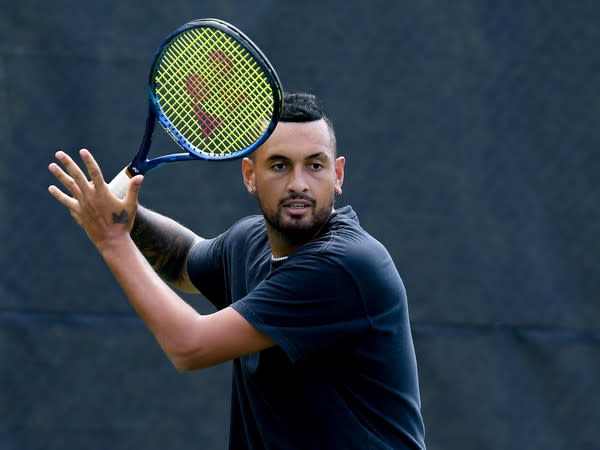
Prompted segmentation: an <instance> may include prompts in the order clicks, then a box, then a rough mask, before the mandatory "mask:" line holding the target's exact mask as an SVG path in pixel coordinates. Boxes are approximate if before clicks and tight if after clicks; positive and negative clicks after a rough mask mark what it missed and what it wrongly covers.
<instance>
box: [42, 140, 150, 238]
mask: <svg viewBox="0 0 600 450" xmlns="http://www.w3.org/2000/svg"><path fill="white" fill-rule="evenodd" d="M79 154H80V156H81V159H82V160H83V162H84V164H85V167H86V169H87V173H88V174H89V176H90V178H91V180H88V177H87V176H86V175H85V174H84V173H83V171H82V170H81V168H80V167H79V166H78V165H77V164H76V163H75V161H73V159H72V158H71V157H70V156H69V155H67V154H66V153H64V152H62V151H59V152H56V155H55V156H56V159H57V160H58V161H59V162H60V163H61V164H62V165H63V167H64V169H63V168H61V167H60V166H59V165H58V164H56V163H51V164H50V165H49V166H48V169H49V170H50V172H52V174H53V175H54V176H55V177H56V179H57V180H58V181H60V183H61V184H62V185H63V186H64V187H65V188H66V190H68V191H69V193H70V194H71V196H69V195H67V194H65V193H64V192H62V191H61V190H60V189H59V188H57V187H56V186H54V185H51V186H49V187H48V191H49V192H50V194H52V196H53V197H54V198H55V199H56V200H58V201H59V202H60V203H62V204H63V205H64V206H66V207H67V208H68V209H69V212H70V213H71V216H73V218H74V219H75V221H76V222H77V223H78V224H79V225H81V227H82V228H83V229H84V230H85V232H86V234H87V235H88V237H89V238H90V240H91V241H92V242H93V243H94V245H96V247H97V248H98V249H99V250H102V248H104V247H106V246H107V245H110V244H111V243H114V242H116V241H118V239H120V238H123V237H125V236H127V237H128V236H129V232H130V231H131V227H132V226H133V220H134V218H135V214H136V211H137V206H138V200H137V199H138V193H139V190H140V186H141V184H142V181H143V177H142V176H141V175H138V176H135V177H133V178H132V179H131V180H130V182H129V187H128V190H127V194H126V196H125V198H124V199H122V200H121V199H119V198H117V197H116V196H115V195H113V194H112V193H111V192H110V190H109V189H108V185H107V184H106V183H105V181H104V178H103V176H102V171H101V170H100V167H99V166H98V163H97V162H96V160H95V159H94V157H93V156H92V154H91V153H90V152H89V151H88V150H85V149H83V150H80V152H79Z"/></svg>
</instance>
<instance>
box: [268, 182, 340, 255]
mask: <svg viewBox="0 0 600 450" xmlns="http://www.w3.org/2000/svg"><path fill="white" fill-rule="evenodd" d="M334 198H335V197H334V196H333V195H332V196H331V200H330V201H329V202H328V204H326V205H325V206H323V207H321V208H317V202H316V201H315V200H314V199H313V198H312V197H309V196H307V195H300V194H296V195H290V196H288V197H286V198H284V199H282V200H280V201H279V204H278V206H277V208H276V209H275V210H274V211H271V210H269V209H267V208H266V207H265V205H264V204H263V202H262V200H261V198H260V194H258V193H257V199H258V206H259V207H260V210H261V212H262V214H263V216H264V218H265V221H266V222H267V223H268V224H269V225H270V226H271V228H272V229H273V230H274V231H276V232H277V233H279V235H280V236H282V237H283V238H285V240H287V241H288V242H289V243H290V244H294V245H295V244H303V243H305V242H308V241H309V240H311V239H313V238H314V237H315V236H316V235H317V234H318V232H319V231H320V230H321V229H322V228H323V226H324V225H325V224H326V223H327V222H328V221H329V217H330V216H331V212H332V211H333V202H334ZM290 200H305V201H308V202H310V204H311V206H310V208H311V210H312V214H311V215H310V217H309V218H308V220H307V218H294V217H291V218H290V217H285V216H284V212H283V204H284V203H285V202H289V201H290Z"/></svg>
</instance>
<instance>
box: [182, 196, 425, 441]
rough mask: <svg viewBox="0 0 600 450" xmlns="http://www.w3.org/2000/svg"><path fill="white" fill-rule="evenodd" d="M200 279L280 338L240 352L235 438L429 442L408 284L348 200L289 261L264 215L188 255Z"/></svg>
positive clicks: (224, 302)
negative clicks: (279, 258)
mask: <svg viewBox="0 0 600 450" xmlns="http://www.w3.org/2000/svg"><path fill="white" fill-rule="evenodd" d="M188 270H189V274H190V277H191V280H192V282H193V283H194V284H195V286H196V287H197V288H198V289H199V290H200V291H201V292H202V293H203V294H204V296H206V297H207V298H208V299H209V300H210V301H211V302H212V303H213V304H214V305H215V306H216V307H217V308H223V307H226V306H229V305H231V306H232V307H233V308H234V309H235V310H236V311H238V312H239V313H240V314H241V315H242V316H244V317H245V318H246V320H248V321H249V322H250V323H251V324H252V325H254V326H255V327H256V328H258V329H259V330H261V331H262V332H264V333H265V334H267V335H268V336H270V337H271V339H273V340H274V341H275V342H276V343H277V346H275V347H272V348H270V349H267V350H264V351H262V352H258V353H254V354H250V355H247V356H244V357H242V358H239V359H237V360H235V361H234V363H233V364H234V376H233V397H232V407H231V431H230V449H232V450H242V449H283V450H288V449H308V450H318V449H327V450H332V449H344V450H351V449H357V450H365V449H424V448H425V445H424V437H423V436H424V428H423V421H422V417H421V413H420V398H419V386H418V380H417V367H416V359H415V352H414V347H413V342H412V337H411V332H410V325H409V320H408V319H409V318H408V309H407V302H406V294H405V290H404V286H403V284H402V280H401V278H400V276H399V274H398V271H397V270H396V267H395V265H394V263H393V261H392V259H391V257H390V255H389V254H388V252H387V250H386V249H385V248H384V247H383V245H381V244H380V243H379V242H378V241H377V240H375V239H374V238H373V237H371V236H370V235H369V234H368V233H366V232H365V231H364V230H363V229H362V228H361V227H360V225H359V223H358V218H357V217H356V214H355V213H354V211H353V210H352V208H350V207H349V206H347V207H344V208H342V209H339V210H337V211H335V212H334V213H333V214H332V216H331V218H330V220H329V223H328V224H327V226H326V229H325V230H324V232H323V233H322V234H321V235H320V236H319V237H318V238H317V239H315V240H313V241H310V242H308V243H307V244H305V245H303V246H302V247H300V248H299V249H297V250H295V251H294V252H293V253H292V254H291V255H290V256H289V257H288V259H287V260H285V261H284V262H281V263H276V262H273V261H271V250H270V247H269V244H268V241H267V236H266V230H265V225H264V219H263V218H262V216H252V217H248V218H245V219H243V220H241V221H239V222H237V223H236V224H235V225H234V226H232V227H231V228H230V229H229V230H228V231H227V232H225V233H223V234H222V235H220V236H218V237H217V238H215V239H210V240H206V241H203V242H202V243H201V244H199V245H197V246H196V247H195V248H194V250H193V252H192V254H191V255H190V260H189V265H188Z"/></svg>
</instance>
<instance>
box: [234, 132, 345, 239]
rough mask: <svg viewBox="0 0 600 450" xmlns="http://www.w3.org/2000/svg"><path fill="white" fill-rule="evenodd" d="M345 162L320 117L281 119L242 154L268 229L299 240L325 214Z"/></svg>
mask: <svg viewBox="0 0 600 450" xmlns="http://www.w3.org/2000/svg"><path fill="white" fill-rule="evenodd" d="M344 164H345V160H344V158H343V157H339V158H336V157H335V148H334V145H333V143H332V141H331V138H330V135H329V130H328V128H327V124H326V123H325V122H324V121H323V120H318V121H313V122H302V123H295V122H279V124H278V125H277V127H276V128H275V131H274V132H273V134H272V135H271V136H270V137H269V139H267V141H266V142H265V143H264V144H263V145H262V146H261V147H260V148H259V149H258V150H256V151H255V152H254V154H253V157H252V159H250V158H245V159H244V161H243V162H242V172H243V175H244V182H245V184H246V186H248V187H249V188H253V190H254V192H256V195H257V197H258V203H259V205H260V208H261V211H262V212H263V215H264V217H265V220H266V223H267V229H268V230H269V231H270V232H271V234H276V235H279V237H280V238H282V239H284V240H287V241H288V243H290V244H299V243H303V242H306V241H307V240H309V239H311V238H313V237H314V236H315V235H316V234H317V233H318V232H319V230H320V229H321V228H322V227H323V225H325V223H326V222H327V220H328V219H329V216H330V214H331V212H332V210H333V202H334V197H335V193H336V192H337V191H338V190H341V186H342V182H343V178H344Z"/></svg>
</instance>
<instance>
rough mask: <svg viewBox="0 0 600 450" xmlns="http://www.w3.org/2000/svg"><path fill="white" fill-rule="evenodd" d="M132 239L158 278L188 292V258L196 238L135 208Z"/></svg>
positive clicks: (141, 209) (184, 228)
mask: <svg viewBox="0 0 600 450" xmlns="http://www.w3.org/2000/svg"><path fill="white" fill-rule="evenodd" d="M131 238H132V239H133V242H134V243H135V245H136V246H137V247H138V249H139V250H140V251H141V253H142V255H144V257H145V258H146V260H147V261H148V262H149V263H150V265H151V266H152V268H153V269H154V270H155V271H156V273H158V275H160V277H161V278H162V279H163V280H165V281H167V282H169V283H171V284H173V285H174V286H176V287H177V288H179V289H183V290H190V289H191V283H189V280H188V278H187V268H186V263H187V255H188V253H189V251H190V249H191V248H192V246H193V245H194V243H195V242H197V241H199V240H201V239H202V238H200V237H199V236H198V235H196V234H195V233H193V232H192V231H191V230H189V229H188V228H186V227H184V226H183V225H181V224H179V223H177V222H175V221H174V220H172V219H170V218H168V217H165V216H162V215H160V214H158V213H155V212H153V211H150V210H149V209H147V208H143V207H142V206H139V207H138V211H137V214H136V218H135V222H134V224H133V228H132V230H131Z"/></svg>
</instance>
